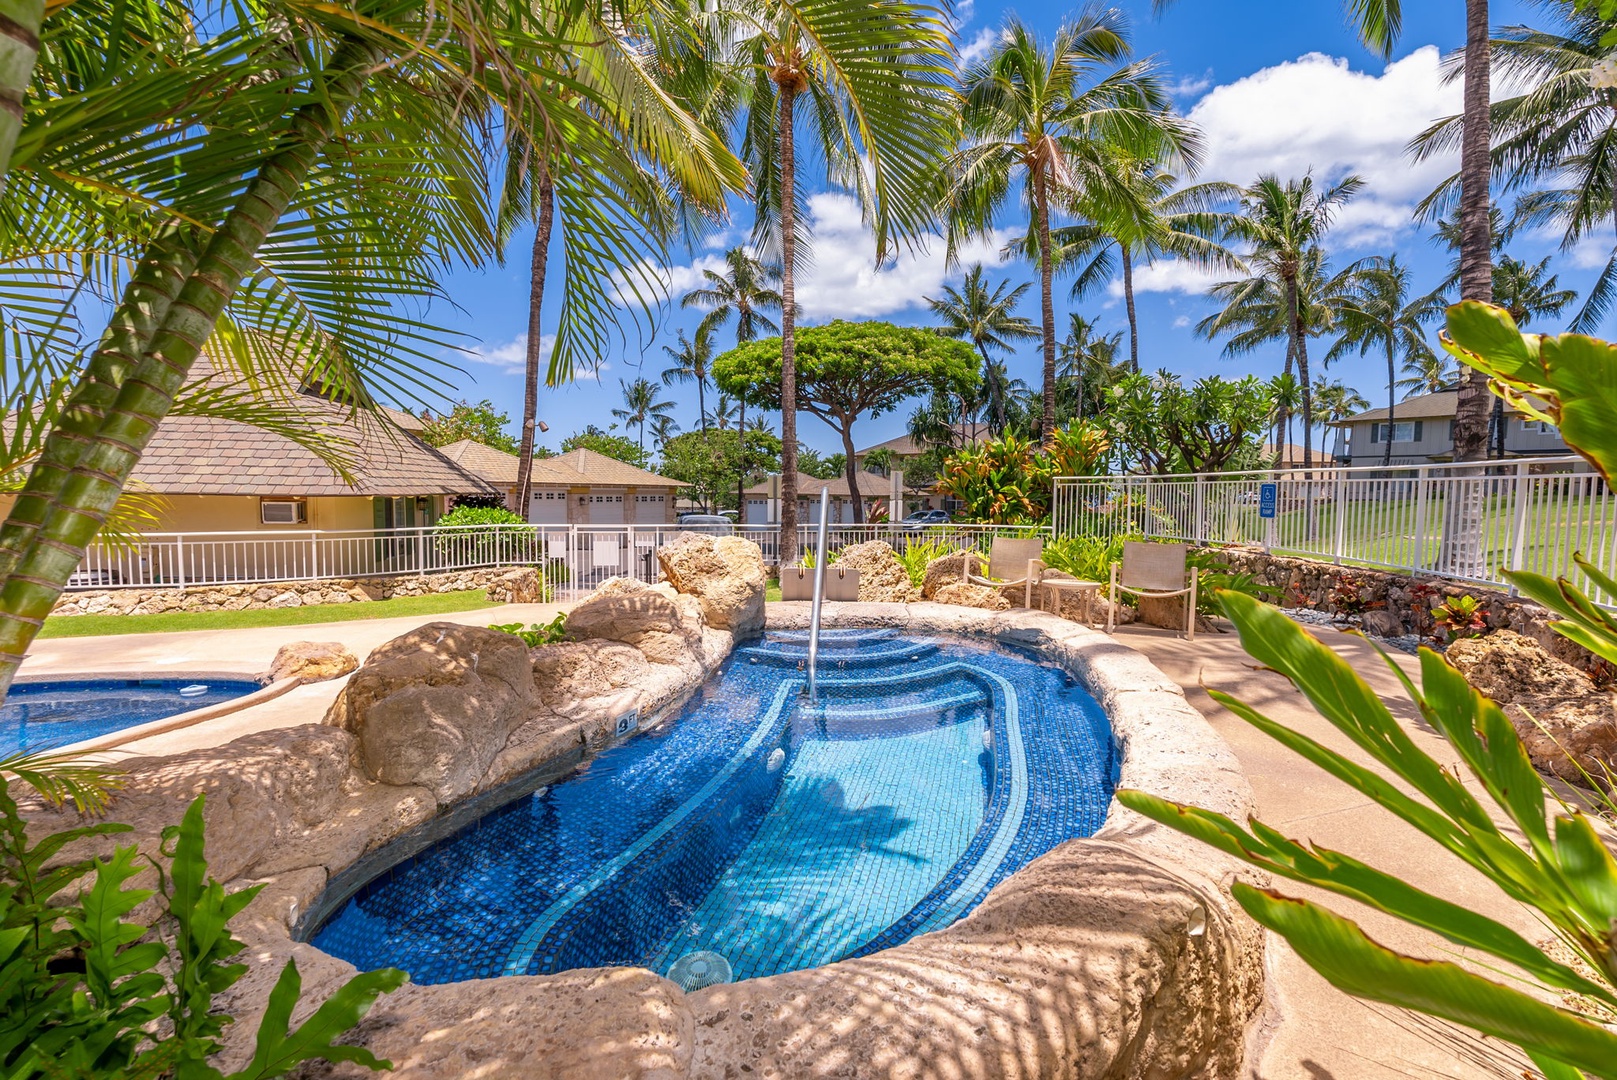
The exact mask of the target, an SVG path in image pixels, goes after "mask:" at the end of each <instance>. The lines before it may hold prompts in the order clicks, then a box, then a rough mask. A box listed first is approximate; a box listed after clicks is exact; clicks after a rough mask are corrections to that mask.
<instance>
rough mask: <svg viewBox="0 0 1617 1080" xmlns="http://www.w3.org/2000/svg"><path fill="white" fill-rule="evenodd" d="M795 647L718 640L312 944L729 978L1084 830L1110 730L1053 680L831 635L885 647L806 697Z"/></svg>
mask: <svg viewBox="0 0 1617 1080" xmlns="http://www.w3.org/2000/svg"><path fill="white" fill-rule="evenodd" d="M805 644H806V638H805V636H804V635H803V634H801V633H800V632H799V633H782V634H775V635H770V637H769V639H768V640H766V641H765V642H763V643H761V644H760V645H759V646H757V648H758V649H759V650H761V651H759V652H742V653H738V655H737V656H736V657H734V658H733V659H732V660H731V661H730V662H729V663H728V664H727V665H726V667H725V668H724V669H723V670H722V671H721V672H720V673H719V675H718V676H717V677H716V678H715V679H713V680H712V681H711V682H710V683H709V685H708V686H707V687H706V688H705V689H704V691H703V693H702V695H701V696H700V698H699V699H698V700H696V701H693V702H692V703H691V704H690V705H688V706H687V707H686V709H685V713H684V715H682V716H681V717H680V718H679V719H678V720H677V721H676V722H674V723H670V724H665V725H663V726H661V727H660V728H658V729H656V730H654V731H649V732H644V733H642V734H640V735H637V736H635V737H634V738H632V739H629V740H628V741H626V742H624V743H622V744H620V745H619V746H617V747H614V748H613V749H611V750H609V751H607V752H606V753H604V754H602V755H601V756H600V757H598V758H596V759H595V760H594V761H592V762H591V763H590V764H589V765H588V766H586V767H585V768H584V769H582V770H580V771H579V772H578V773H576V774H574V775H573V776H570V777H569V778H568V779H567V780H565V781H563V782H561V783H558V784H556V785H555V786H553V787H552V788H550V789H548V790H542V791H540V792H538V793H536V794H535V795H534V796H532V797H530V798H526V799H522V800H519V801H518V802H517V803H515V804H512V805H509V806H506V807H504V808H501V809H500V810H498V811H495V812H493V813H491V814H489V815H487V816H485V817H484V818H482V819H481V820H480V821H479V822H477V823H475V824H474V825H472V826H470V827H468V828H467V829H466V830H463V831H462V832H461V833H458V834H456V835H455V836H453V837H450V838H448V839H446V840H445V841H443V842H441V843H440V844H438V845H436V846H435V847H433V848H430V849H428V850H427V851H425V852H423V853H421V854H420V855H418V856H416V857H415V858H414V859H412V860H410V861H408V862H406V863H403V864H400V865H399V866H397V867H395V868H394V869H393V870H392V871H390V872H389V873H388V874H385V875H383V876H382V877H380V878H378V879H377V880H375V881H373V882H372V883H370V884H369V885H368V886H366V888H365V889H364V890H362V891H361V892H360V893H359V894H358V895H356V896H355V897H354V899H353V900H352V901H350V902H349V903H348V904H347V905H346V906H345V907H344V908H343V909H342V910H341V911H339V912H338V914H337V915H336V916H335V917H334V918H333V919H331V920H330V921H329V922H328V923H327V924H326V926H324V927H323V928H322V929H321V930H320V931H319V933H318V934H317V935H316V937H315V939H314V941H315V943H316V944H317V945H319V946H320V947H321V948H323V949H325V950H326V951H328V952H331V953H333V954H335V955H337V956H341V957H343V958H345V959H348V960H350V961H352V962H353V963H355V964H357V965H359V966H361V967H375V966H380V965H383V964H391V965H395V966H398V967H402V968H404V969H405V970H407V971H409V972H410V973H411V976H412V978H414V979H415V980H416V981H417V982H422V983H434V982H447V981H454V980H459V979H467V978H478V977H486V976H490V975H497V974H501V973H504V972H506V971H510V970H521V971H527V972H536V973H537V972H550V971H560V970H565V969H567V968H572V967H581V966H596V965H608V964H638V965H644V966H648V967H651V968H653V969H654V970H657V971H659V972H666V971H667V970H668V969H669V968H670V967H671V966H672V965H673V963H674V962H675V961H676V960H678V959H679V957H681V956H683V955H686V954H687V953H689V952H692V951H695V950H700V949H707V950H711V951H713V952H717V953H719V954H720V955H722V956H724V957H725V958H726V959H727V960H728V961H729V962H730V964H731V966H732V967H733V968H734V971H735V977H736V978H747V977H752V976H757V975H766V974H771V973H774V972H777V971H789V970H794V969H797V968H801V967H808V966H813V965H817V964H821V963H826V962H829V961H832V960H836V959H839V958H841V957H843V956H848V955H857V954H861V953H865V952H870V951H874V950H876V949H880V948H886V947H888V946H890V945H892V944H897V943H898V942H901V941H903V940H906V939H907V938H908V937H911V936H913V935H914V934H916V933H919V932H922V931H923V930H926V929H933V928H936V927H937V926H942V925H947V924H948V923H949V922H951V921H953V920H954V919H956V918H958V917H959V916H960V915H962V914H964V913H966V912H967V911H969V910H970V909H971V908H972V907H973V906H975V905H976V904H977V903H978V902H979V901H980V900H981V898H982V896H983V895H984V894H986V892H987V891H988V890H989V889H990V888H992V887H993V885H995V884H996V883H997V882H998V881H1000V880H1002V879H1003V878H1004V877H1005V876H1006V875H1008V874H1010V873H1013V872H1014V871H1015V870H1016V869H1018V868H1019V867H1021V866H1023V865H1025V864H1026V863H1027V862H1028V861H1029V860H1030V859H1032V858H1034V857H1036V856H1037V855H1039V854H1042V853H1043V852H1045V851H1047V850H1049V849H1050V848H1051V847H1053V846H1055V845H1056V844H1058V843H1061V842H1062V841H1064V840H1067V839H1070V838H1072V837H1076V836H1087V835H1090V834H1092V833H1093V832H1095V830H1097V829H1098V828H1099V827H1100V825H1101V823H1102V822H1103V820H1104V818H1105V814H1106V808H1107V805H1108V803H1109V801H1110V797H1111V791H1112V789H1113V787H1114V786H1115V784H1116V772H1117V765H1118V763H1117V760H1116V753H1115V748H1114V745H1113V740H1112V734H1111V730H1110V727H1109V726H1108V724H1107V722H1106V718H1105V715H1104V713H1103V712H1102V711H1101V709H1100V707H1099V706H1098V705H1097V704H1096V703H1095V701H1094V700H1093V699H1092V698H1090V697H1089V695H1088V694H1087V693H1085V692H1084V691H1083V690H1082V689H1081V688H1080V687H1078V686H1077V685H1076V684H1075V683H1074V682H1073V680H1072V679H1071V678H1070V677H1068V676H1067V675H1066V674H1065V673H1064V672H1062V671H1060V670H1059V669H1056V668H1054V667H1052V666H1048V665H1043V664H1040V663H1037V662H1034V661H1031V660H1029V659H1026V658H1024V657H1022V656H1018V655H1016V654H1014V653H1012V652H1010V651H1007V650H1003V649H1000V648H998V647H995V646H990V645H986V644H983V643H979V642H966V641H959V640H952V639H928V640H922V639H908V640H906V639H903V638H901V637H900V636H899V635H898V634H897V633H896V632H894V631H892V630H853V631H828V632H826V634H825V635H824V637H823V638H822V641H821V648H822V655H823V656H827V657H828V659H830V658H841V659H844V660H855V661H858V660H860V659H864V658H867V657H868V656H869V654H871V653H882V654H885V655H886V657H887V659H885V660H884V661H883V662H882V663H881V664H877V665H872V666H864V665H862V664H860V663H858V662H856V663H853V664H849V665H847V666H845V667H843V668H841V669H840V671H839V669H838V668H836V667H830V666H828V667H827V669H826V672H827V673H826V674H825V675H823V676H822V679H821V682H820V686H821V688H822V698H821V702H820V705H819V707H808V706H807V705H806V703H801V702H800V701H799V698H798V689H797V684H798V683H799V682H800V680H801V676H800V674H799V673H798V671H797V667H798V665H799V663H800V659H799V656H798V654H799V653H800V652H802V651H803V647H804V645H805ZM932 650H936V651H935V652H934V651H932ZM771 654H774V655H771ZM917 654H924V655H920V656H919V658H914V659H911V658H907V657H916V656H917ZM985 733H987V734H986V738H985Z"/></svg>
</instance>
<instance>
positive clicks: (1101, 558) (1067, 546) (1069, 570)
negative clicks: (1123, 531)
mask: <svg viewBox="0 0 1617 1080" xmlns="http://www.w3.org/2000/svg"><path fill="white" fill-rule="evenodd" d="M1138 539H1140V538H1139V537H1138V536H1113V537H1109V538H1108V537H1103V536H1064V537H1062V538H1061V539H1059V540H1052V541H1050V542H1049V543H1048V544H1045V545H1044V565H1046V566H1048V567H1049V568H1050V569H1052V570H1060V571H1061V572H1062V573H1064V574H1071V575H1072V576H1073V577H1075V578H1078V579H1080V580H1082V581H1105V580H1107V578H1109V577H1110V576H1111V572H1112V564H1113V563H1115V562H1117V561H1119V560H1120V559H1122V558H1123V541H1125V540H1138Z"/></svg>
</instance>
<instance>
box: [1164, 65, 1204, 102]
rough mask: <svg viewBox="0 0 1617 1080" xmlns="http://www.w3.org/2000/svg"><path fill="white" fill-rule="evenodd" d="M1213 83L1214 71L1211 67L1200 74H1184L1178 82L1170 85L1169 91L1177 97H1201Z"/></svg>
mask: <svg viewBox="0 0 1617 1080" xmlns="http://www.w3.org/2000/svg"><path fill="white" fill-rule="evenodd" d="M1212 85H1213V72H1212V70H1211V69H1209V70H1207V71H1205V72H1203V73H1202V74H1200V75H1185V76H1182V77H1181V78H1180V79H1179V81H1178V82H1176V83H1174V84H1173V85H1172V86H1170V87H1168V93H1170V94H1172V95H1173V96H1174V97H1176V98H1193V97H1200V96H1201V95H1202V94H1203V93H1204V92H1206V90H1207V88H1208V87H1210V86H1212Z"/></svg>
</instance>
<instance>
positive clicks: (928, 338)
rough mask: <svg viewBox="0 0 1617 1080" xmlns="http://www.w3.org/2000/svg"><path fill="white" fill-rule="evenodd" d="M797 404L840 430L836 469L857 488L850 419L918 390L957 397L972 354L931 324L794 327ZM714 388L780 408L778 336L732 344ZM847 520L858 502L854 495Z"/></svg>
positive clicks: (971, 379)
mask: <svg viewBox="0 0 1617 1080" xmlns="http://www.w3.org/2000/svg"><path fill="white" fill-rule="evenodd" d="M796 363H797V404H798V407H799V408H801V409H803V410H804V411H805V412H808V413H810V414H812V415H814V416H817V417H819V418H820V419H821V420H824V421H825V422H826V423H827V424H829V425H830V426H831V427H832V428H834V429H835V430H836V432H837V434H839V435H841V436H842V450H843V457H844V464H843V470H844V475H846V477H847V479H848V487H849V490H850V491H857V490H859V487H858V470H857V468H856V466H855V462H854V447H853V423H854V421H855V420H857V419H858V418H859V417H860V416H861V415H869V416H880V415H881V414H883V413H886V412H891V411H892V410H893V409H896V408H897V407H898V406H899V405H900V404H901V403H902V402H904V401H907V400H909V399H910V398H912V397H916V396H917V395H921V394H928V393H931V392H933V391H942V392H945V393H948V394H950V395H953V396H955V397H959V396H960V395H962V394H967V393H970V392H971V391H972V390H974V389H975V388H976V385H977V378H978V375H977V354H976V353H975V352H973V351H972V348H971V346H970V345H969V344H967V343H966V342H963V341H951V340H950V339H948V338H945V337H940V336H939V335H938V334H937V333H935V332H934V331H931V330H925V329H921V328H918V327H912V326H894V325H892V324H891V323H884V322H844V321H842V320H840V319H839V320H837V321H836V322H833V323H830V324H829V325H826V326H816V327H812V328H810V329H807V330H802V331H800V332H799V333H798V335H797V351H796ZM713 377H714V381H715V382H717V383H718V386H719V389H720V390H723V391H724V392H725V393H727V394H734V395H735V396H736V397H739V398H741V399H742V400H744V401H746V402H748V403H749V404H752V405H756V406H758V407H760V408H764V409H778V408H780V397H781V339H780V338H778V337H773V338H764V339H762V340H759V341H752V342H748V343H747V344H745V345H740V346H737V347H736V348H734V349H731V350H730V351H729V352H727V353H725V354H724V355H723V356H720V357H719V358H718V359H717V360H715V361H713ZM853 505H854V520H855V521H860V522H863V521H864V519H865V510H864V506H863V504H862V502H861V500H859V499H854V500H853Z"/></svg>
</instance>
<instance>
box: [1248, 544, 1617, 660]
mask: <svg viewBox="0 0 1617 1080" xmlns="http://www.w3.org/2000/svg"><path fill="white" fill-rule="evenodd" d="M1217 550H1218V553H1219V555H1220V557H1221V558H1223V559H1224V560H1225V561H1226V562H1228V563H1229V565H1230V568H1231V569H1232V570H1235V571H1238V572H1240V573H1245V574H1251V575H1252V576H1253V577H1254V578H1255V579H1256V580H1257V582H1258V583H1259V584H1260V585H1262V586H1264V587H1265V588H1268V589H1270V590H1272V591H1273V592H1274V593H1275V594H1276V595H1274V596H1271V597H1269V599H1271V600H1272V601H1273V602H1275V603H1277V604H1279V605H1280V606H1282V607H1294V608H1308V609H1310V610H1313V611H1324V612H1330V613H1332V614H1336V613H1338V612H1340V611H1343V610H1352V609H1355V608H1356V609H1358V610H1359V611H1363V612H1364V613H1365V615H1364V619H1365V628H1366V629H1368V630H1371V631H1373V632H1374V633H1377V634H1381V635H1382V636H1385V637H1396V636H1399V635H1402V634H1410V633H1417V632H1421V633H1427V634H1429V633H1430V632H1431V629H1430V627H1431V615H1430V613H1431V610H1432V608H1434V607H1436V606H1437V605H1439V604H1442V603H1443V602H1444V601H1445V600H1447V599H1448V598H1449V597H1454V596H1470V597H1474V598H1475V599H1476V601H1477V603H1478V604H1479V605H1480V609H1481V612H1482V616H1483V618H1484V619H1485V620H1486V621H1487V624H1488V629H1489V630H1513V631H1515V632H1516V633H1518V634H1521V635H1523V636H1524V637H1529V638H1532V639H1533V640H1534V641H1537V642H1538V643H1539V644H1540V645H1542V646H1543V647H1544V648H1545V650H1546V651H1547V652H1549V653H1550V654H1551V655H1552V656H1555V657H1556V658H1558V659H1560V660H1564V661H1566V662H1567V663H1569V664H1571V665H1573V666H1574V667H1576V668H1579V669H1580V670H1582V671H1584V672H1586V673H1587V674H1589V675H1591V676H1592V677H1594V678H1596V679H1599V680H1600V681H1602V682H1607V681H1611V680H1612V679H1614V678H1617V668H1614V667H1613V666H1612V665H1610V664H1608V663H1606V662H1605V661H1603V660H1601V659H1599V658H1598V657H1596V656H1595V655H1594V654H1593V653H1591V652H1589V651H1588V650H1587V649H1584V648H1583V647H1582V646H1580V645H1574V644H1573V643H1572V642H1570V641H1568V640H1567V639H1566V638H1564V637H1562V636H1561V635H1560V634H1557V633H1556V632H1555V631H1554V630H1552V629H1550V624H1551V622H1553V621H1554V619H1553V616H1552V615H1551V614H1550V612H1549V611H1548V610H1546V609H1545V608H1544V607H1542V606H1540V605H1539V604H1535V603H1534V602H1532V601H1531V600H1526V599H1523V598H1522V597H1519V596H1512V595H1510V594H1509V593H1507V592H1505V591H1504V590H1502V589H1492V588H1489V587H1487V586H1485V585H1467V584H1464V583H1460V582H1454V581H1446V580H1443V579H1440V578H1418V577H1414V576H1411V575H1409V574H1400V573H1395V572H1392V571H1387V570H1371V569H1366V568H1364V567H1359V566H1338V565H1336V564H1334V563H1328V562H1319V561H1317V560H1314V559H1296V558H1289V557H1286V556H1281V555H1271V554H1269V553H1268V552H1264V551H1258V550H1254V549H1251V548H1220V549H1217ZM1344 600H1346V607H1344Z"/></svg>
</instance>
